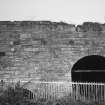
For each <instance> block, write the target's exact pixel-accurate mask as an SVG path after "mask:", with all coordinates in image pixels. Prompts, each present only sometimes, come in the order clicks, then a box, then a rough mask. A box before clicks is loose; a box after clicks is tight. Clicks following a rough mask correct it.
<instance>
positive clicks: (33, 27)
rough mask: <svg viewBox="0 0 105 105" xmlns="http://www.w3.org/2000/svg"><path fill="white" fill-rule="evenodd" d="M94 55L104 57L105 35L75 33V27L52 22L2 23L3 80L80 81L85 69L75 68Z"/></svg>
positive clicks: (0, 68) (0, 62) (0, 56)
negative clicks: (76, 76) (85, 58)
mask: <svg viewBox="0 0 105 105" xmlns="http://www.w3.org/2000/svg"><path fill="white" fill-rule="evenodd" d="M94 55H97V56H101V57H104V56H105V32H104V31H102V32H93V31H90V32H76V31H75V26H74V25H71V24H65V23H54V22H49V21H26V22H24V21H23V22H20V21H16V22H0V79H4V80H6V81H9V80H14V81H19V80H21V81H37V80H43V81H64V80H65V81H71V80H74V81H79V80H81V78H79V72H80V71H82V70H83V69H81V68H79V67H80V66H81V64H80V66H77V68H76V69H75V67H74V66H75V65H76V64H77V62H79V60H83V58H84V57H88V56H91V57H92V56H94ZM97 56H94V57H93V58H94V60H93V62H91V63H92V64H94V63H96V62H95V60H96V59H97ZM93 58H92V59H93ZM100 59H101V58H100ZM103 59H105V58H103ZM90 61H91V60H90V59H88V58H87V62H86V63H87V64H88V63H90ZM104 62H105V61H104ZM104 64H105V63H104ZM104 64H103V65H104ZM78 65H79V64H78ZM97 66H98V63H97ZM81 67H82V66H81ZM87 67H88V66H87ZM78 69H80V70H79V71H78ZM85 69H87V70H88V71H89V70H90V69H88V68H85ZM92 69H93V68H92ZM99 69H100V68H98V69H96V71H97V70H99ZM102 70H104V69H102ZM88 71H87V72H88ZM74 72H75V73H74ZM82 72H83V71H82ZM76 73H78V78H77V79H76V78H75V75H76ZM71 74H73V77H72V75H71ZM82 74H83V73H82ZM84 74H85V73H84ZM84 74H83V75H84ZM83 75H82V76H83ZM89 75H90V74H89ZM96 76H98V75H96ZM82 78H83V79H85V81H87V79H86V78H84V77H82ZM87 78H88V77H87ZM92 80H93V78H92Z"/></svg>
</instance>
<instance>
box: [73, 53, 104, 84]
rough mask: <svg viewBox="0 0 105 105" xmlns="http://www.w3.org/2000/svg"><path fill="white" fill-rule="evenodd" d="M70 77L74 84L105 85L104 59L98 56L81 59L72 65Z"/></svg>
mask: <svg viewBox="0 0 105 105" xmlns="http://www.w3.org/2000/svg"><path fill="white" fill-rule="evenodd" d="M71 75H72V81H74V82H75V81H78V82H104V83H105V57H103V56H99V55H91V56H86V57H83V58H82V59H80V60H78V61H77V62H76V63H75V64H74V65H73V67H72V70H71Z"/></svg>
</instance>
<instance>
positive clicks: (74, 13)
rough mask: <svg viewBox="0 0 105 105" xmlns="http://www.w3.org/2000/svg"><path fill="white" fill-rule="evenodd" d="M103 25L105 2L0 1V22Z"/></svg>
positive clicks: (85, 0) (101, 0)
mask: <svg viewBox="0 0 105 105" xmlns="http://www.w3.org/2000/svg"><path fill="white" fill-rule="evenodd" d="M6 20H7V21H8V20H9V21H16V20H17V21H18V20H19V21H23V20H34V21H40V20H45V21H46V20H48V21H58V22H59V21H63V22H67V23H72V24H82V23H83V22H86V21H92V22H100V23H105V0H0V21H6Z"/></svg>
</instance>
